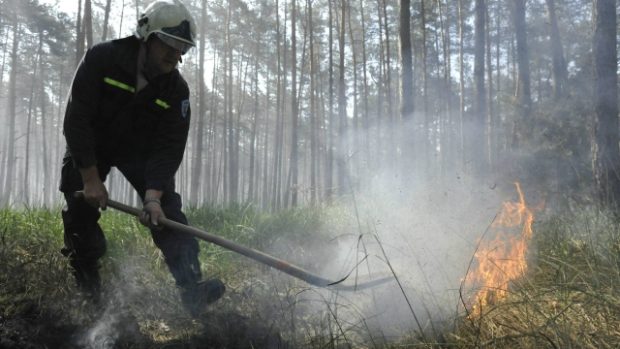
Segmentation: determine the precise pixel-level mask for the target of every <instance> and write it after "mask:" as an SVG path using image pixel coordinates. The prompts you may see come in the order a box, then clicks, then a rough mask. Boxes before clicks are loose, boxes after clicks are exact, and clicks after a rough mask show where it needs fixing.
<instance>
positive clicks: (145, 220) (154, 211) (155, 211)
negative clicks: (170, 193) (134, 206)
mask: <svg viewBox="0 0 620 349" xmlns="http://www.w3.org/2000/svg"><path fill="white" fill-rule="evenodd" d="M161 195H162V193H161V192H160V191H156V190H151V189H149V190H147V191H146V195H145V199H144V204H143V205H144V206H143V208H142V214H141V215H140V223H142V225H144V226H146V227H148V228H151V229H161V226H160V225H159V219H160V218H165V217H166V215H165V214H164V211H163V210H162V208H161V202H160V201H159V199H160V198H161Z"/></svg>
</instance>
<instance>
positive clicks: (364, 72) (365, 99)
mask: <svg viewBox="0 0 620 349" xmlns="http://www.w3.org/2000/svg"><path fill="white" fill-rule="evenodd" d="M359 8H360V18H361V20H360V22H361V23H360V24H361V26H362V42H361V45H362V79H363V81H362V83H363V86H364V94H363V97H362V100H363V106H364V108H363V110H362V119H363V120H364V140H363V143H364V154H365V158H364V160H365V163H366V166H369V164H370V158H371V157H370V120H369V119H370V118H369V115H368V114H369V107H370V106H369V103H368V94H369V92H368V55H367V53H366V39H367V36H366V18H365V15H364V0H360V7H359ZM411 98H413V95H412V96H411Z"/></svg>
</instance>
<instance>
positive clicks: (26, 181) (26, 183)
mask: <svg viewBox="0 0 620 349" xmlns="http://www.w3.org/2000/svg"><path fill="white" fill-rule="evenodd" d="M42 53H43V33H42V32H40V33H39V44H38V49H37V57H36V59H35V64H34V71H33V73H32V81H31V82H30V97H29V98H28V116H27V121H26V151H25V153H26V154H25V157H24V178H22V184H23V188H22V191H23V192H22V197H23V199H24V203H25V204H26V205H28V206H30V205H31V204H32V202H31V196H30V192H31V191H32V189H31V187H30V183H31V181H30V173H29V172H30V166H31V164H30V162H31V161H30V143H31V135H32V118H33V116H32V113H33V108H34V99H35V93H34V92H35V83H36V82H37V81H38V80H39V79H38V78H39V76H38V75H37V74H38V71H39V67H40V66H41V57H42ZM41 98H43V96H41ZM34 113H35V114H36V111H35V112H34ZM35 183H37V182H35Z"/></svg>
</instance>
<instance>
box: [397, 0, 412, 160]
mask: <svg viewBox="0 0 620 349" xmlns="http://www.w3.org/2000/svg"><path fill="white" fill-rule="evenodd" d="M410 22H411V1H410V0H400V56H401V60H402V62H401V64H402V70H401V74H402V76H401V104H400V105H401V107H400V108H401V109H400V115H401V117H402V119H403V120H404V121H406V122H407V121H410V120H411V119H412V117H413V58H412V57H413V56H412V55H413V52H412V49H411V23H410ZM409 151H410V150H409ZM410 154H411V153H410Z"/></svg>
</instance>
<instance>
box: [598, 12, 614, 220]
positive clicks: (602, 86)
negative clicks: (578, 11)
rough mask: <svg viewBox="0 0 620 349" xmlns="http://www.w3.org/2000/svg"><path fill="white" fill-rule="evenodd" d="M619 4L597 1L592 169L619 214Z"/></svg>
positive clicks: (606, 201) (601, 193)
mask: <svg viewBox="0 0 620 349" xmlns="http://www.w3.org/2000/svg"><path fill="white" fill-rule="evenodd" d="M616 22H617V19H616V1H615V0H595V1H594V37H593V54H594V112H595V118H594V125H593V126H594V127H593V129H592V131H593V135H592V167H593V172H594V180H595V188H596V193H597V194H598V198H599V200H600V204H601V206H602V207H603V208H607V209H610V210H612V211H613V212H614V213H616V214H618V213H619V212H620V211H619V202H620V172H619V170H620V167H619V166H620V149H619V148H618V140H619V137H618V84H617V83H618V78H617V69H618V64H617V49H616Z"/></svg>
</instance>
